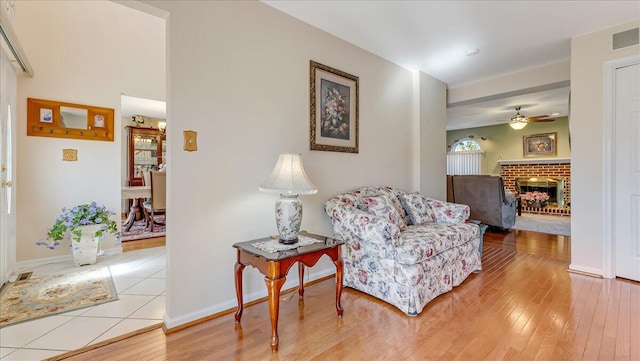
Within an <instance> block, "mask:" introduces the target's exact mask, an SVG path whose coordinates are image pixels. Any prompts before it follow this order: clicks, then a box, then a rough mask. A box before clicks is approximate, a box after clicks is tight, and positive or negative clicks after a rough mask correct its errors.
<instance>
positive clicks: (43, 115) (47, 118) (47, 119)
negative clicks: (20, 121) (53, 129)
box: [40, 108, 53, 123]
mask: <svg viewBox="0 0 640 361" xmlns="http://www.w3.org/2000/svg"><path fill="white" fill-rule="evenodd" d="M40 122H42V123H53V109H47V108H40Z"/></svg>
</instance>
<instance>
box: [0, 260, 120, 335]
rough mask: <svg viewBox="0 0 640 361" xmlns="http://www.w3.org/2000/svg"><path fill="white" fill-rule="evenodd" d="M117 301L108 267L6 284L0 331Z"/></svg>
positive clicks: (1, 299)
mask: <svg viewBox="0 0 640 361" xmlns="http://www.w3.org/2000/svg"><path fill="white" fill-rule="evenodd" d="M117 299H118V294H117V292H116V287H115V285H114V284H113V279H112V278H111V272H110V271H109V268H108V267H101V268H96V269H87V270H82V271H77V272H71V273H66V274H59V275H54V276H46V277H40V278H29V279H26V280H22V281H16V282H13V283H7V284H6V285H5V287H4V288H3V290H2V293H1V294H0V328H3V327H6V326H10V325H14V324H16V323H20V322H24V321H30V320H33V319H36V318H41V317H46V316H51V315H56V314H59V313H63V312H69V311H75V310H78V309H81V308H85V307H91V306H96V305H99V304H102V303H107V302H111V301H115V300H117Z"/></svg>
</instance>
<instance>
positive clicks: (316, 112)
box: [310, 60, 359, 153]
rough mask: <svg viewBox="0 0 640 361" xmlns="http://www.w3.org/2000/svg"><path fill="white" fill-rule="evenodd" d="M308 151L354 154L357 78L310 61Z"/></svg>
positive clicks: (356, 148)
mask: <svg viewBox="0 0 640 361" xmlns="http://www.w3.org/2000/svg"><path fill="white" fill-rule="evenodd" d="M310 78H311V84H310V105H311V106H310V116H311V125H310V143H311V144H310V147H311V150H325V151H331V152H347V153H358V94H359V93H358V81H359V80H358V77H357V76H354V75H351V74H347V73H345V72H343V71H340V70H337V69H334V68H331V67H329V66H326V65H322V64H320V63H316V62H315V61H313V60H312V61H310Z"/></svg>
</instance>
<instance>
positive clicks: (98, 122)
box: [93, 114, 104, 128]
mask: <svg viewBox="0 0 640 361" xmlns="http://www.w3.org/2000/svg"><path fill="white" fill-rule="evenodd" d="M93 126H94V127H96V128H104V115H102V114H96V115H94V116H93Z"/></svg>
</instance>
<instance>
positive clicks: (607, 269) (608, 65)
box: [602, 55, 640, 278]
mask: <svg viewBox="0 0 640 361" xmlns="http://www.w3.org/2000/svg"><path fill="white" fill-rule="evenodd" d="M635 64H640V55H631V56H627V57H624V58H620V59H614V60H609V61H606V62H605V63H604V76H603V79H602V80H603V81H602V85H603V88H604V89H603V90H604V97H603V103H602V118H603V129H602V135H603V138H604V139H603V148H604V149H603V153H604V154H603V160H604V164H603V185H604V186H603V196H604V197H603V198H604V199H603V200H604V224H603V249H602V276H603V277H604V278H615V277H616V251H615V248H616V244H615V239H614V232H615V230H614V227H613V214H614V206H615V187H614V184H615V174H614V172H615V167H614V164H615V159H614V157H615V142H614V140H615V121H616V107H615V104H616V91H615V88H616V70H617V69H618V68H623V67H626V66H630V65H635Z"/></svg>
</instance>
